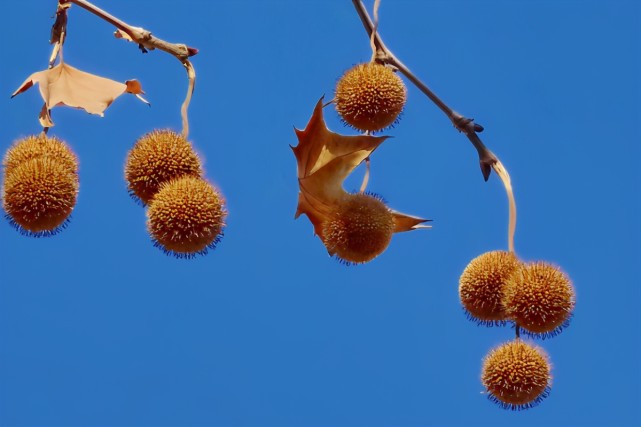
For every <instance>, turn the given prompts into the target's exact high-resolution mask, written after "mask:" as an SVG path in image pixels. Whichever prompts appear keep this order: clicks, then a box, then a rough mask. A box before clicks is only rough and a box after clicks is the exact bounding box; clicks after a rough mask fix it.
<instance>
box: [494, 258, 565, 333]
mask: <svg viewBox="0 0 641 427" xmlns="http://www.w3.org/2000/svg"><path fill="white" fill-rule="evenodd" d="M574 303H575V302H574V288H573V287H572V283H571V281H570V278H569V277H568V276H567V275H566V274H565V273H564V272H563V271H561V269H559V268H558V267H556V266H554V265H551V264H548V263H545V262H535V263H531V264H527V265H524V266H522V267H521V268H520V269H519V270H518V271H517V272H516V274H514V275H513V276H512V277H511V279H510V280H509V281H508V284H507V285H506V287H505V293H504V295H503V306H504V307H505V311H506V314H507V315H508V316H509V317H510V318H512V319H513V320H514V321H515V322H516V324H517V325H518V326H520V327H521V328H523V329H524V330H525V332H527V333H529V334H530V335H532V336H538V337H541V338H545V337H549V336H554V335H556V334H558V333H559V332H561V330H563V329H564V328H565V327H566V326H568V324H569V319H570V317H571V315H572V310H574Z"/></svg>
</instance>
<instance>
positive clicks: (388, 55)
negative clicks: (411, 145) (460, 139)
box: [352, 0, 498, 181]
mask: <svg viewBox="0 0 641 427" xmlns="http://www.w3.org/2000/svg"><path fill="white" fill-rule="evenodd" d="M352 3H353V4H354V7H355V8H356V12H357V13H358V16H359V17H360V19H361V22H362V23H363V26H364V27H365V30H366V31H367V34H368V36H369V37H370V38H373V40H374V44H375V45H376V49H377V55H376V60H377V61H378V62H380V63H384V64H389V65H392V66H393V67H395V68H396V69H398V71H400V72H401V73H403V75H405V77H407V79H408V80H409V81H411V82H412V83H413V84H414V85H415V86H416V87H417V88H418V89H419V90H421V92H423V93H424V94H425V95H426V96H427V97H428V98H429V99H430V100H431V101H432V102H433V103H434V104H436V106H437V107H438V108H439V109H440V110H441V111H443V113H445V115H447V117H448V118H449V119H450V120H451V121H452V123H453V124H454V127H455V128H456V129H458V130H459V131H460V132H463V133H464V134H465V135H466V136H467V138H468V139H469V140H470V142H471V143H472V145H474V147H475V148H476V151H477V152H478V155H479V162H480V165H481V172H482V173H483V178H484V179H485V180H486V181H487V180H488V178H489V177H490V172H491V170H492V167H493V166H494V164H495V163H496V162H497V161H498V159H497V157H496V156H495V155H494V154H493V153H492V152H491V151H490V150H489V149H488V148H487V147H486V146H485V145H484V144H483V142H482V141H481V139H480V138H479V137H478V135H477V133H478V132H482V131H483V126H481V125H479V124H476V123H474V119H470V118H467V117H465V116H463V115H461V114H459V113H457V112H456V111H454V110H452V109H451V108H450V107H449V106H448V105H447V104H445V102H443V101H442V100H441V99H440V98H439V97H438V96H437V95H436V94H435V93H434V92H432V90H431V89H430V88H429V87H428V86H427V85H426V84H425V83H423V82H422V81H421V80H420V79H419V78H418V77H416V76H415V75H414V73H412V72H411V71H410V69H409V68H408V67H407V66H406V65H405V64H403V63H402V62H401V61H400V60H399V59H398V58H397V57H396V56H394V54H393V53H392V51H391V50H389V49H388V48H387V46H385V43H383V40H382V39H381V36H380V33H379V32H378V31H375V25H374V23H373V22H372V19H371V18H370V16H369V13H368V12H367V9H365V5H363V2H362V0H352ZM372 34H374V36H373V37H372Z"/></svg>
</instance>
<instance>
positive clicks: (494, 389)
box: [481, 338, 551, 409]
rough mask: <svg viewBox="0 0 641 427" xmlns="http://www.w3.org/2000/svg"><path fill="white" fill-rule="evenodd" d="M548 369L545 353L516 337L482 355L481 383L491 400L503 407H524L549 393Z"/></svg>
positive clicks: (532, 404) (531, 404)
mask: <svg viewBox="0 0 641 427" xmlns="http://www.w3.org/2000/svg"><path fill="white" fill-rule="evenodd" d="M550 371H551V368H550V363H549V361H548V357H547V355H546V354H545V352H544V351H543V350H541V349H540V348H537V347H534V346H532V345H530V344H526V343H524V342H523V341H521V340H520V339H518V338H517V339H516V340H514V341H510V342H507V343H505V344H503V345H500V346H499V347H497V348H495V349H493V350H491V351H490V353H489V354H488V355H487V356H486V357H485V360H484V361H483V371H482V373H481V382H482V383H483V386H484V387H485V389H486V390H487V393H488V397H489V398H490V399H491V400H492V401H494V402H496V403H498V404H499V405H501V406H502V407H504V408H506V409H526V408H529V407H532V406H534V405H536V404H538V403H539V402H540V401H541V400H543V399H544V398H545V397H547V395H548V394H549V392H550V385H551V375H550Z"/></svg>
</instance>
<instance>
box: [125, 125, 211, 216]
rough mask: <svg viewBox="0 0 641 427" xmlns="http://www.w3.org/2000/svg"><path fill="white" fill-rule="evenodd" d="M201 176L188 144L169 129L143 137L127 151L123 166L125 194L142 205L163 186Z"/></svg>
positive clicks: (193, 153)
mask: <svg viewBox="0 0 641 427" xmlns="http://www.w3.org/2000/svg"><path fill="white" fill-rule="evenodd" d="M201 175H202V166H201V163H200V159H199V158H198V155H197V154H196V153H195V152H194V150H193V148H192V146H191V144H190V143H189V142H188V141H187V140H186V139H185V138H183V136H182V135H180V134H178V133H176V132H174V131H172V130H155V131H152V132H150V133H148V134H146V135H144V136H143V137H142V138H140V139H139V140H138V141H136V144H135V145H134V147H133V148H132V149H131V150H130V151H129V154H128V156H127V162H126V165H125V179H126V180H127V184H128V187H129V192H130V193H131V194H132V196H134V197H137V198H138V199H140V201H142V203H143V204H145V205H146V204H148V203H149V202H150V201H151V199H152V197H153V196H154V195H155V194H156V193H157V192H158V190H159V189H160V186H161V185H162V184H163V183H165V182H168V181H170V180H172V179H174V178H179V177H182V176H192V177H200V176H201Z"/></svg>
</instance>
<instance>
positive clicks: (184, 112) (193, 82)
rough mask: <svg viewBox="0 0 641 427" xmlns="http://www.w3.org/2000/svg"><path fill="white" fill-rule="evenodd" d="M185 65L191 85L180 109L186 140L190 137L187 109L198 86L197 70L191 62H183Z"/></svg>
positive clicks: (183, 133)
mask: <svg viewBox="0 0 641 427" xmlns="http://www.w3.org/2000/svg"><path fill="white" fill-rule="evenodd" d="M183 65H184V66H185V68H186V69H187V77H188V78H189V85H188V86H187V95H186V96H185V100H184V101H183V104H182V106H181V107H180V115H181V116H182V121H183V131H182V135H183V137H184V138H185V139H187V138H188V137H189V117H188V116H187V109H188V108H189V103H190V102H191V95H192V94H193V93H194V88H195V86H196V70H195V69H194V66H193V65H192V64H191V61H189V60H186V61H185V62H183Z"/></svg>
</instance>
